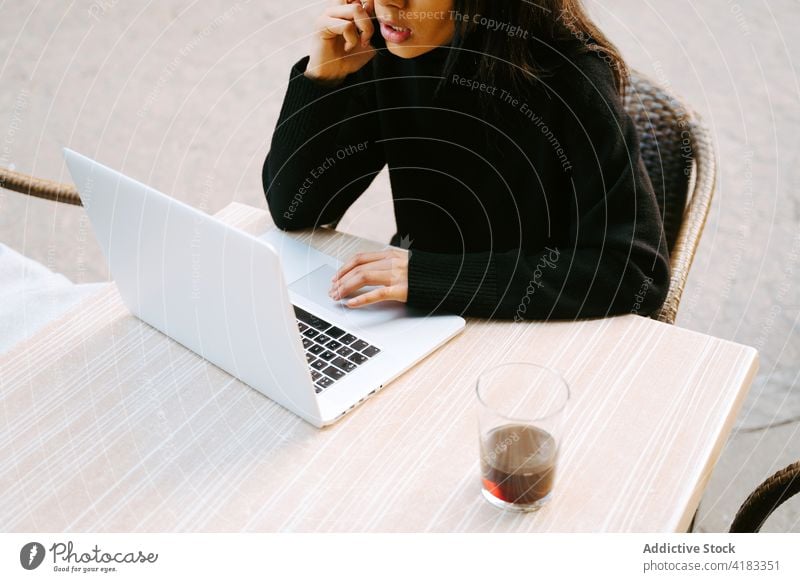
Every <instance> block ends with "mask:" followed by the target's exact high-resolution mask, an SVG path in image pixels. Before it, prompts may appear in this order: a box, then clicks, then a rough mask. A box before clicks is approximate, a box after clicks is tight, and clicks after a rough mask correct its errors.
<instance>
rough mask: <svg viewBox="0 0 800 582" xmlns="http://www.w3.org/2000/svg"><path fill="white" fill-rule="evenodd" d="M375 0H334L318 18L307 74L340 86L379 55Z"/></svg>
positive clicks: (316, 79)
mask: <svg viewBox="0 0 800 582" xmlns="http://www.w3.org/2000/svg"><path fill="white" fill-rule="evenodd" d="M374 15H375V7H374V0H363V2H362V0H331V3H330V6H328V8H326V9H325V12H324V13H323V14H322V16H320V18H319V20H318V21H317V30H318V32H317V33H316V34H315V36H314V40H313V43H312V48H311V57H310V59H309V61H308V66H307V67H306V73H305V74H306V77H308V78H309V79H313V80H315V81H319V82H322V83H326V84H330V85H337V84H339V83H341V82H342V81H343V80H344V78H345V77H346V76H347V75H349V74H351V73H355V72H356V71H358V70H359V69H361V67H363V66H364V65H366V64H367V63H368V62H369V61H371V60H372V57H374V56H375V49H374V48H373V47H372V45H370V42H369V41H370V38H372V35H373V34H375V26H374V25H373V23H372V20H371V18H372V16H374Z"/></svg>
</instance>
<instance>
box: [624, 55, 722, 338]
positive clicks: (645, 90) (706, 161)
mask: <svg viewBox="0 0 800 582" xmlns="http://www.w3.org/2000/svg"><path fill="white" fill-rule="evenodd" d="M624 103H625V109H626V110H627V112H628V114H629V115H630V116H631V118H632V119H633V120H634V122H635V123H636V127H637V128H638V130H639V139H640V147H639V149H640V151H641V154H642V160H643V162H644V165H645V168H646V169H647V173H648V174H649V176H650V180H651V182H652V183H653V188H654V190H655V192H656V197H657V199H658V205H659V208H660V210H661V216H662V218H663V220H664V235H665V239H666V243H667V248H668V249H669V252H670V267H671V271H672V273H671V278H672V280H671V282H670V286H669V291H668V293H667V298H666V301H665V302H664V305H663V306H662V307H661V309H660V310H659V311H658V312H656V313H655V314H653V315H652V317H653V318H655V319H658V320H659V321H664V322H666V323H675V318H676V317H677V315H678V306H679V304H680V301H681V296H682V295H683V289H684V287H685V285H686V279H687V277H688V276H689V269H690V268H691V266H692V261H693V260H694V255H695V252H696V250H697V245H698V243H699V242H700V235H701V234H702V232H703V227H704V226H705V223H706V218H707V217H708V210H709V208H710V206H711V198H712V196H713V194H714V186H715V183H716V175H717V162H716V156H715V151H714V142H713V140H712V139H711V135H710V134H709V132H708V130H707V129H706V128H705V126H704V125H703V124H702V122H701V120H700V117H699V116H698V115H697V114H696V113H694V112H693V111H692V110H691V109H690V108H689V107H688V106H687V105H685V104H683V103H682V102H681V101H680V100H678V99H677V98H676V97H675V96H673V95H671V94H670V93H669V92H668V91H666V90H665V89H663V88H661V87H659V86H658V85H657V84H656V83H654V82H653V81H651V80H650V79H648V78H647V77H645V76H644V75H642V74H641V73H637V72H635V71H634V72H632V73H631V77H630V81H629V83H628V85H627V89H626V93H625V98H624Z"/></svg>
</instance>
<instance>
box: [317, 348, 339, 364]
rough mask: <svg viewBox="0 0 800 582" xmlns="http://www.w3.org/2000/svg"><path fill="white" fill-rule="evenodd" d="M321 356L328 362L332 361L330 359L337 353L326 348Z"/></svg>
mask: <svg viewBox="0 0 800 582" xmlns="http://www.w3.org/2000/svg"><path fill="white" fill-rule="evenodd" d="M319 357H320V358H322V359H323V360H325V361H326V362H330V361H331V360H332V359H333V358H335V357H336V354H334V353H333V352H332V351H330V350H325V351H324V352H322V353H321V354H320V355H319Z"/></svg>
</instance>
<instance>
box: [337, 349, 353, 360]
mask: <svg viewBox="0 0 800 582" xmlns="http://www.w3.org/2000/svg"><path fill="white" fill-rule="evenodd" d="M336 353H337V354H339V355H340V356H344V357H345V358H346V357H347V356H349V355H350V354H352V353H353V350H351V349H350V348H348V347H347V346H342V347H341V348H339V349H338V350H336Z"/></svg>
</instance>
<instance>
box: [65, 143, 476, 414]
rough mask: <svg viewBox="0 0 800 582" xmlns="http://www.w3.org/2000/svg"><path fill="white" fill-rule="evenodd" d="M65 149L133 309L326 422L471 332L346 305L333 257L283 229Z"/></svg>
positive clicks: (387, 306)
mask: <svg viewBox="0 0 800 582" xmlns="http://www.w3.org/2000/svg"><path fill="white" fill-rule="evenodd" d="M64 157H65V159H66V162H67V166H68V168H69V171H70V174H71V175H72V179H73V180H74V182H75V185H76V186H77V188H78V191H79V192H80V196H81V200H82V201H83V204H84V206H85V208H86V212H87V213H88V215H89V220H90V221H91V224H92V229H93V230H94V233H95V235H96V237H97V239H98V241H99V243H100V245H101V247H102V249H103V252H104V253H105V255H106V258H107V260H108V264H109V269H110V271H111V275H112V277H113V278H114V281H115V282H116V284H117V286H118V288H119V292H120V295H121V296H122V299H123V301H124V302H125V305H126V306H127V307H128V309H130V310H131V312H132V313H133V314H134V315H136V316H137V317H139V318H140V319H142V320H143V321H145V322H147V323H148V324H150V325H152V326H153V327H155V328H156V329H158V330H160V331H161V332H163V333H165V334H166V335H168V336H169V337H171V338H173V339H174V340H176V341H178V342H180V343H181V344H183V345H184V346H186V347H187V348H189V349H190V350H192V351H194V352H195V353H197V354H199V355H200V356H202V357H204V358H205V359H207V360H208V361H210V362H212V363H213V364H216V365H217V366H219V367H220V368H222V369H223V370H225V371H227V372H228V373H230V374H232V375H233V376H236V377H237V378H239V379H240V380H242V381H243V382H245V383H246V384H248V385H250V386H252V387H253V388H255V389H256V390H258V391H259V392H261V393H262V394H264V395H265V396H267V397H269V398H271V399H272V400H274V401H275V402H277V403H279V404H281V405H282V406H284V407H285V408H287V409H289V410H291V411H292V412H294V413H295V414H297V415H298V416H300V417H301V418H303V419H305V420H306V421H308V422H310V423H311V424H313V425H315V426H318V427H322V426H325V425H328V424H331V423H332V422H334V421H336V420H337V419H339V418H340V417H341V416H343V415H344V414H346V413H347V412H348V411H350V410H351V409H353V408H354V407H355V406H356V405H357V404H359V403H360V402H362V401H364V400H365V399H366V398H368V397H369V396H371V395H372V394H374V393H375V392H377V391H378V390H380V389H381V388H383V387H384V386H385V385H386V384H388V383H389V382H390V381H391V380H392V379H394V378H396V377H397V376H399V375H400V374H401V373H403V372H404V371H405V370H407V369H408V368H410V367H411V366H413V365H414V364H415V363H416V362H418V361H419V360H421V359H422V358H424V357H425V356H426V355H428V354H429V353H431V352H432V351H434V350H435V349H436V348H437V347H439V346H440V345H442V344H444V343H445V342H447V341H448V340H449V339H450V338H452V337H453V336H455V335H456V334H458V333H459V332H460V331H461V330H462V329H463V328H464V320H463V319H462V318H461V317H458V316H454V315H426V314H425V313H422V312H418V311H416V310H414V309H411V308H409V307H408V306H406V305H405V304H402V303H398V302H384V303H380V304H375V305H372V306H368V307H363V308H359V309H351V308H348V307H345V306H344V305H343V303H341V302H338V301H334V300H333V299H331V298H330V297H329V296H328V289H329V288H330V282H331V277H333V275H334V273H335V272H336V270H337V268H338V265H339V262H338V261H337V260H336V259H335V258H334V257H332V256H329V255H326V254H323V253H321V252H319V251H317V250H315V249H314V248H313V247H311V246H309V245H306V244H303V243H300V242H298V241H296V240H295V239H293V238H291V237H290V236H289V235H287V234H285V233H283V232H282V231H279V230H277V229H274V230H271V231H269V232H267V233H265V234H264V235H263V236H260V237H256V236H252V235H250V234H247V233H245V232H243V231H240V230H238V229H236V228H234V227H231V226H229V225H226V224H225V223H223V222H221V221H219V220H217V219H215V218H214V217H212V216H209V215H207V214H205V213H203V212H201V211H199V210H196V209H194V208H192V207H191V206H188V205H186V204H184V203H182V202H180V201H178V200H174V199H172V198H170V197H168V196H166V195H164V194H162V193H160V192H158V191H156V190H154V189H152V188H149V187H148V186H145V185H144V184H141V183H139V182H137V181H136V180H133V179H131V178H129V177H127V176H125V175H123V174H120V173H119V172H116V171H114V170H112V169H110V168H107V167H106V166H103V165H102V164H99V163H98V162H95V161H94V160H91V159H89V158H87V157H85V156H83V155H81V154H79V153H77V152H74V151H72V150H70V149H67V148H64ZM343 258H347V257H343ZM366 290H368V288H367V289H365V291H366Z"/></svg>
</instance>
